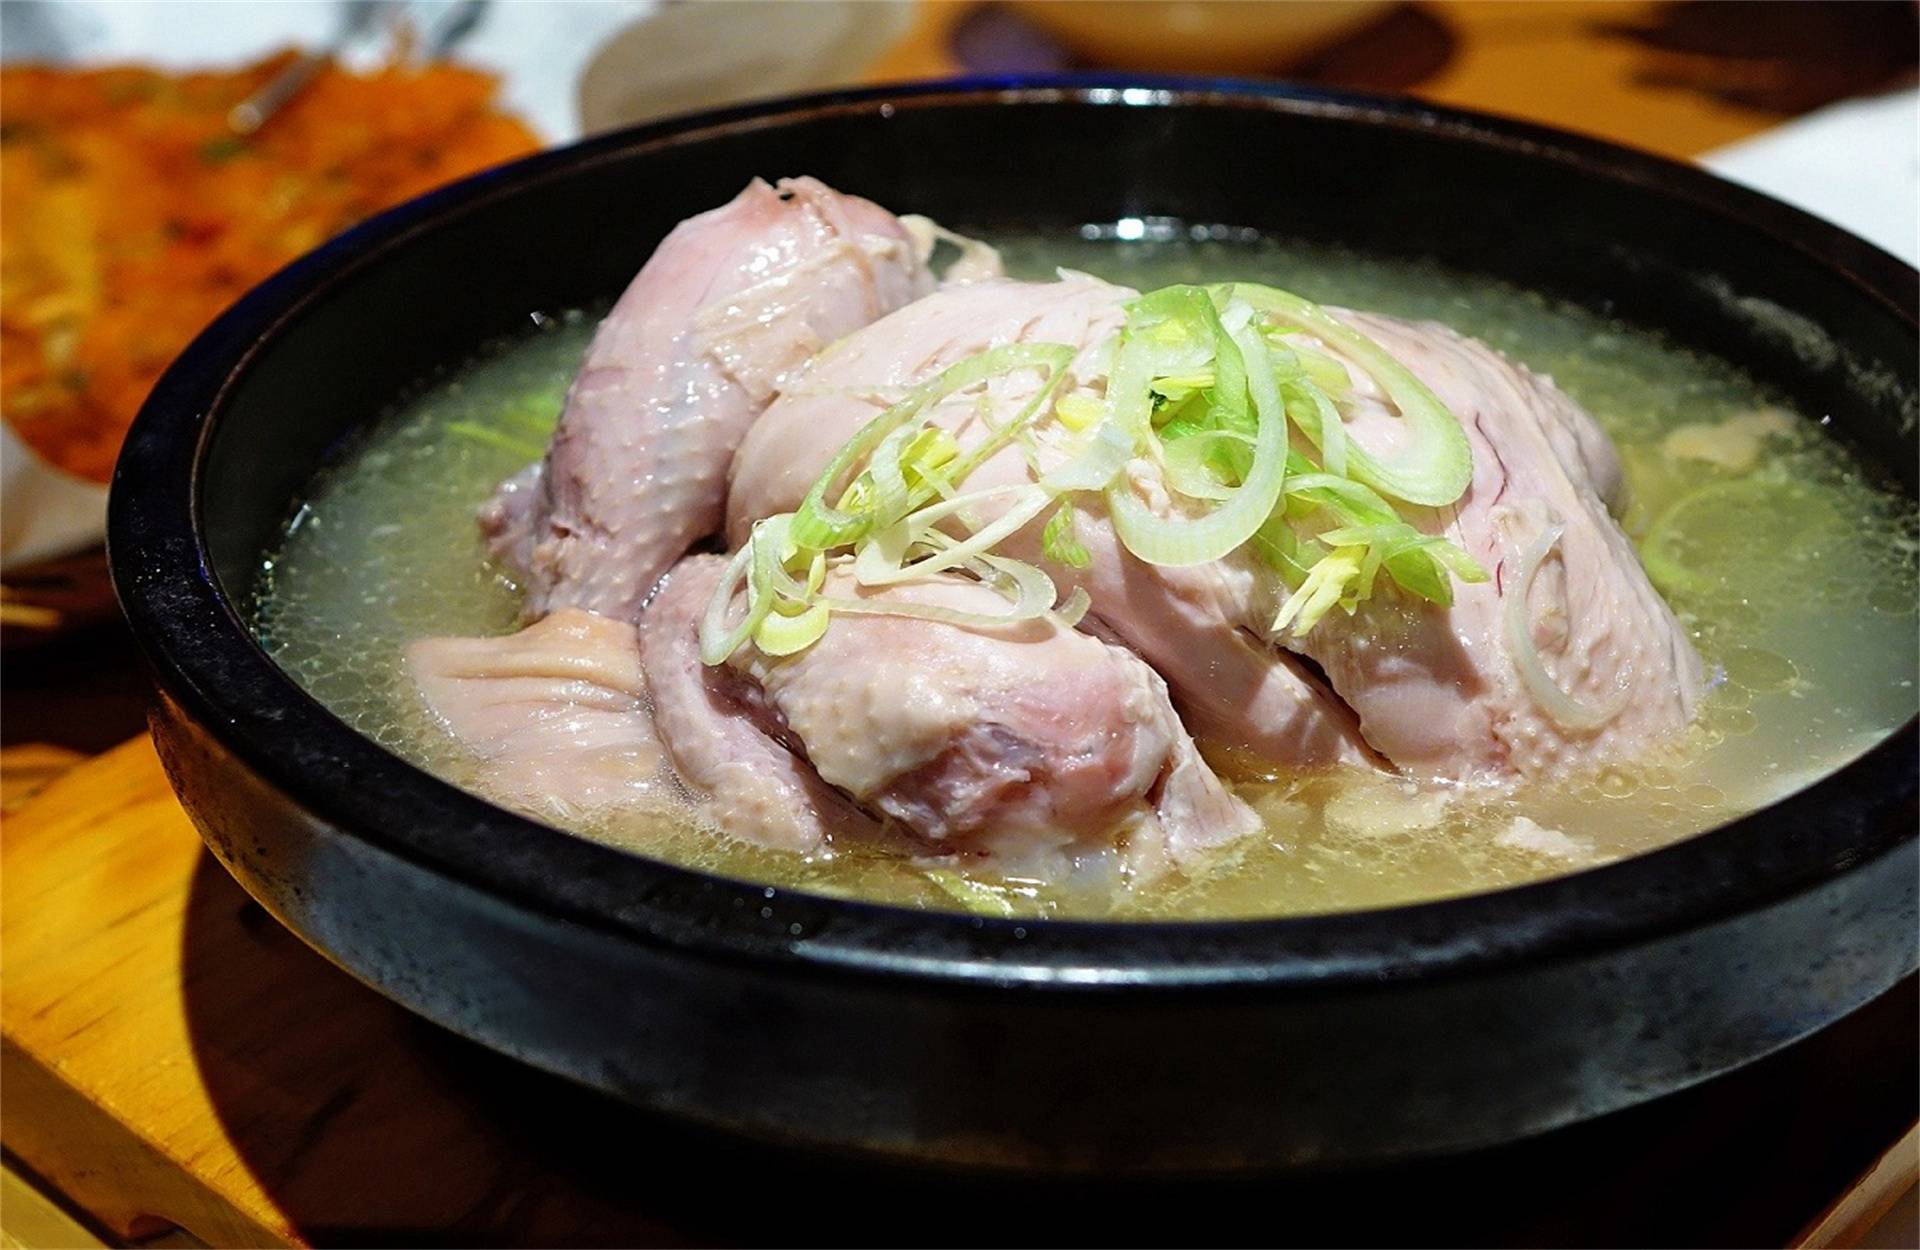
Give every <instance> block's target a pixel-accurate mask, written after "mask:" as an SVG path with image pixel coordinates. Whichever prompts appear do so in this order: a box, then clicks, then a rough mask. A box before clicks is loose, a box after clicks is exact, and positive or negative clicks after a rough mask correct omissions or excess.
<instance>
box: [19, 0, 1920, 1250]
mask: <svg viewBox="0 0 1920 1250" xmlns="http://www.w3.org/2000/svg"><path fill="white" fill-rule="evenodd" d="M1662 12H1663V11H1661V10H1658V9H1656V6H1652V5H1646V4H1637V3H1616V2H1611V0H1605V2H1596V3H1578V4H1553V5H1520V4H1503V3H1457V4H1444V5H1424V6H1418V7H1411V8H1407V9H1403V10H1400V11H1398V12H1396V13H1395V14H1393V15H1390V17H1389V19H1386V20H1384V21H1383V22H1382V23H1381V24H1377V25H1376V27H1374V28H1370V29H1369V31H1367V32H1363V33H1362V35H1360V36H1357V37H1356V38H1355V39H1352V40H1349V41H1346V42H1345V43H1343V44H1342V45H1340V46H1339V47H1337V48H1335V49H1332V50H1330V51H1327V52H1324V53H1322V54H1319V56H1318V58H1317V59H1316V60H1311V61H1307V62H1303V63H1302V64H1300V65H1297V66H1294V67H1291V69H1290V72H1291V73H1293V74H1294V75H1295V76H1299V77H1305V78H1310V79H1316V80H1318V81H1325V82H1333V83H1337V84H1340V85H1349V86H1362V87H1368V86H1371V87H1406V88H1410V89H1413V90H1415V91H1417V92H1418V93H1419V94H1422V95H1425V96H1427V97H1429V98H1433V99H1436V100H1439V101H1442V102H1446V103H1455V104H1462V105H1466V106H1470V107H1479V108H1490V109H1493V110H1495V111H1499V112H1506V113H1511V114H1518V115H1524V116H1531V117H1534V118H1537V119H1540V120H1544V121H1548V122H1553V123H1556V124H1560V125H1566V126H1570V127H1572V128H1575V129H1583V130H1587V131H1590V132H1594V133H1599V134H1602V135H1605V136H1607V137H1611V138H1615V139H1619V140H1623V141H1626V142H1630V143H1638V144H1640V145H1642V146H1647V147H1652V148H1655V149H1657V150H1660V151H1663V152H1666V153H1668V154H1670V155H1676V156H1690V155H1694V154H1697V153H1698V152H1700V151H1703V150H1706V149H1708V148H1711V147H1715V146H1718V145H1720V144H1722V143H1725V142H1729V141H1731V140H1733V139H1736V138H1739V137H1742V136H1744V135H1746V134H1750V133H1753V132H1755V131H1757V130H1760V129H1763V128H1765V127H1766V126H1769V125H1772V124H1774V123H1776V122H1777V121H1779V120H1781V118H1782V116H1783V114H1782V113H1781V112H1780V111H1779V110H1778V109H1768V108H1764V107H1755V106H1753V105H1751V104H1740V103H1735V102H1729V101H1728V100H1727V99H1725V98H1723V97H1720V96H1715V95H1712V94H1703V93H1701V92H1700V91H1697V90H1687V89H1684V88H1683V87H1678V86H1675V85H1674V81H1675V80H1676V78H1678V79H1679V80H1685V78H1686V73H1684V72H1681V71H1684V70H1686V69H1687V67H1689V66H1692V67H1693V68H1695V69H1697V68H1698V64H1697V56H1695V54H1691V53H1682V54H1674V53H1672V52H1670V51H1659V50H1655V51H1649V49H1648V46H1647V45H1646V44H1645V43H1644V42H1636V41H1633V40H1624V39H1621V38H1619V37H1617V36H1608V35H1606V34H1605V33H1604V31H1605V29H1606V28H1608V27H1616V28H1617V27H1621V26H1627V25H1632V24H1635V23H1648V22H1653V21H1654V20H1656V19H1658V18H1660V17H1661V14H1662ZM1006 17H1007V15H1006V14H1004V13H1000V14H995V13H994V12H991V11H984V12H983V10H982V8H981V6H980V5H978V4H975V3H953V2H950V0H936V2H934V3H927V4H924V5H923V6H922V12H921V19H920V22H919V25H918V26H917V28H916V29H915V31H914V32H913V34H912V36H911V37H910V38H909V39H907V40H906V41H904V42H903V43H902V45H901V46H899V47H898V48H896V49H895V50H894V51H893V52H892V53H890V54H889V55H888V57H887V58H885V59H884V60H883V61H882V62H881V63H880V64H879V65H878V66H876V67H875V71H874V74H875V77H880V78H899V77H910V76H916V75H924V74H930V73H945V72H952V71H954V70H956V69H960V68H966V67H968V66H969V65H972V63H971V62H968V61H966V60H965V58H964V57H963V56H962V55H961V54H960V52H958V51H956V42H957V41H958V40H959V37H960V36H961V35H963V34H964V33H965V32H966V31H967V30H968V29H969V25H968V24H969V23H976V24H977V23H979V22H982V21H1005V20H1006ZM1436 30H1437V31H1438V38H1439V41H1440V42H1439V44H1438V45H1436V43H1435V40H1436V33H1435V32H1436ZM1436 46H1440V47H1441V48H1442V51H1443V55H1440V56H1439V57H1438V59H1436V56H1435V51H1434V50H1435V47H1436ZM1675 55H1679V56H1680V57H1681V58H1682V59H1681V61H1680V62H1678V63H1676V62H1675V61H1674V59H1673V58H1674V56H1675ZM1689 56H1694V57H1695V59H1693V60H1688V59H1686V58H1687V57H1689ZM1676 65H1678V68H1676ZM973 67H975V68H977V67H978V66H977V65H974V66H973ZM1663 74H1664V75H1665V85H1662V75H1663ZM6 664H7V673H6V679H7V691H6V697H7V704H6V719H5V724H4V729H5V738H6V748H5V750H4V752H0V802H3V803H4V806H5V809H6V812H7V815H6V817H5V820H4V825H0V952H3V957H4V960H5V968H4V981H0V1086H3V1087H4V1092H5V1109H6V1114H5V1119H4V1131H3V1137H4V1145H5V1147H6V1150H7V1152H8V1156H7V1164H8V1166H7V1169H6V1171H5V1173H4V1176H0V1180H4V1182H5V1188H4V1189H0V1208H4V1232H3V1233H0V1240H4V1242H5V1244H7V1245H13V1244H25V1245H40V1246H45V1245H63V1244H66V1245H70V1244H98V1243H97V1242H86V1241H84V1240H83V1239H85V1238H87V1237H89V1235H90V1233H91V1234H98V1235H99V1237H100V1238H101V1239H104V1240H109V1241H116V1242H139V1243H142V1244H195V1243H196V1242H199V1241H204V1242H207V1243H212V1244H235V1245H241V1244H248V1245H257V1244H302V1243H314V1244H328V1243H361V1244H365V1243H395V1242H418V1241H425V1242H433V1243H443V1244H530V1245H531V1244H586V1243H594V1244H611V1243H636V1242H644V1243H657V1244H677V1243H682V1242H716V1241H717V1242H727V1241H761V1242H766V1241H780V1242H789V1243H798V1242H803V1241H810V1240H823V1241H842V1242H846V1243H854V1242H861V1241H882V1240H884V1241H889V1242H893V1243H895V1244H898V1243H901V1242H915V1241H949V1240H951V1241H963V1240H974V1241H981V1242H999V1241H1013V1240H1020V1241H1039V1240H1049V1241H1086V1240H1110V1241H1122V1242H1124V1241H1142V1240H1147V1241H1153V1240H1159V1241H1169V1242H1173V1241H1221V1242H1225V1241H1265V1242H1273V1241H1281V1240H1290V1241H1322V1242H1328V1243H1339V1242H1345V1243H1351V1242H1377V1243H1385V1242H1402V1243H1422V1242H1425V1243H1435V1242H1446V1241H1462V1242H1470V1243H1471V1242H1478V1243H1483V1244H1546V1243H1553V1244H1602V1243H1605V1244H1636V1243H1639V1244H1649V1243H1663V1244H1745V1245H1784V1244H1796V1245H1797V1244H1806V1245H1837V1244H1849V1243H1850V1241H1851V1240H1852V1239H1854V1238H1856V1237H1858V1236H1861V1235H1863V1234H1866V1235H1870V1236H1879V1237H1882V1238H1883V1239H1884V1238H1886V1237H1889V1236H1891V1237H1894V1238H1896V1239H1897V1238H1900V1237H1903V1236H1907V1235H1908V1234H1905V1233H1903V1232H1902V1231H1901V1230H1905V1229H1911V1228H1913V1227H1914V1221H1913V1216H1912V1215H1911V1213H1910V1211H1909V1212H1908V1213H1907V1214H1905V1215H1903V1216H1901V1217H1900V1218H1898V1219H1896V1220H1895V1221H1893V1222H1892V1223H1890V1224H1887V1225H1883V1226H1882V1231H1879V1232H1876V1233H1872V1234H1867V1230H1868V1229H1870V1228H1871V1227H1872V1226H1873V1225H1874V1223H1875V1221H1876V1218H1877V1217H1878V1216H1880V1215H1881V1214H1882V1213H1883V1212H1884V1211H1885V1209H1886V1208H1887V1206H1888V1205H1890V1204H1892V1203H1895V1202H1901V1201H1904V1202H1905V1203H1906V1204H1908V1207H1909V1208H1910V1206H1911V1203H1912V1201H1913V1192H1912V1176H1913V1174H1914V1169H1915V1166H1916V1155H1917V1154H1920V1143H1916V1140H1915V1137H1914V1134H1913V1131H1912V1124H1913V1117H1914V1111H1915V1108H1916V1106H1917V1105H1920V1077H1917V1076H1916V1071H1915V1065H1914V1057H1915V1054H1916V1050H1920V1036H1917V1030H1916V1018H1917V1017H1920V991H1916V987H1915V982H1914V981H1913V980H1912V979H1909V980H1908V981H1907V982H1905V983H1903V984H1902V985H1901V986H1899V987H1897V988H1896V989H1895V990H1894V991H1892V992H1891V993H1890V994H1888V995H1887V996H1885V997H1884V998H1883V999H1881V1000H1880V1001H1878V1002H1876V1003H1874V1004H1872V1005H1870V1006H1869V1007H1867V1008H1865V1009H1863V1010H1862V1011H1860V1012H1858V1013H1856V1014H1855V1015H1853V1016H1852V1017H1850V1018H1848V1019H1847V1020H1844V1021H1842V1022H1841V1023H1839V1024H1837V1025H1835V1026H1834V1027H1833V1028H1831V1029H1829V1030H1827V1031H1825V1032H1824V1033H1822V1034H1820V1035H1817V1036H1815V1037H1813V1038H1811V1039H1808V1040H1806V1041H1804V1042H1802V1043H1800V1044H1798V1045H1796V1046H1794V1047H1791V1048H1789V1049H1788V1050H1786V1051H1784V1052H1782V1053H1780V1054H1778V1055H1775V1056H1773V1057H1771V1058H1769V1059H1767V1060H1765V1061H1763V1062H1761V1063H1758V1064H1755V1065H1753V1066H1751V1067H1749V1068H1748V1069H1746V1070H1744V1071H1742V1072H1738V1073H1735V1074H1732V1075H1730V1076H1727V1077H1723V1078H1721V1079H1719V1080H1716V1081H1713V1082H1709V1083H1708V1084H1706V1085H1704V1086H1701V1087H1699V1088H1696V1089H1694V1090H1690V1091H1687V1092H1685V1093H1683V1094H1680V1095H1676V1096H1674V1097H1672V1098H1668V1099H1665V1100H1662V1101H1661V1102H1659V1103H1657V1104H1655V1105H1652V1106H1649V1107H1643V1108H1638V1109H1635V1110H1633V1111H1629V1112H1626V1113H1622V1114H1619V1115H1615V1116H1611V1117H1608V1118H1606V1119H1604V1120H1602V1121H1599V1122H1597V1123H1593V1124H1588V1125H1583V1126H1579V1127H1576V1128H1574V1129H1569V1130H1565V1131H1562V1132H1560V1133H1555V1134H1551V1135H1549V1136H1547V1137H1545V1138H1542V1139H1539V1140H1537V1141H1534V1142H1529V1143H1525V1144H1522V1145H1520V1146H1515V1147H1510V1148H1505V1149H1501V1150H1495V1151H1489V1152H1483V1153H1481V1154H1478V1155H1474V1156H1469V1157H1466V1158H1461V1159H1455V1160H1448V1161H1442V1162H1437V1163H1429V1164H1423V1165H1419V1166H1406V1167H1398V1168H1393V1169H1384V1170H1379V1171H1374V1172H1369V1173H1365V1174H1361V1175H1343V1176H1334V1177H1325V1178H1318V1179H1311V1180H1304V1181H1303V1180H1284V1179H1272V1178H1266V1179H1256V1180H1251V1181H1214V1182H1204V1183H1191V1182H1190V1183H1184V1184H1139V1183H1131V1184H1126V1185H1117V1184H1112V1183H1105V1182H1078V1183H1072V1184H1045V1183H1039V1182H1028V1181H1005V1180H989V1179H982V1178H966V1177H954V1176H944V1175H928V1174H924V1173H917V1172H911V1171H903V1170H900V1169H892V1168H878V1167H872V1166H862V1165H858V1164H854V1163H848V1162H843V1161H834V1160H823V1159H819V1158H803V1157H797V1156H793V1155H789V1154H784V1153H781V1152H778V1151H771V1150H767V1149H762V1148H755V1147H748V1146H743V1145H741V1144H738V1143H733V1142H728V1141H722V1140H715V1139H713V1138H710V1137H707V1136H704V1135H702V1134H700V1133H697V1132H693V1131H690V1130H688V1129H686V1128H683V1127H680V1126H677V1125H673V1124H668V1123H664V1122H661V1121H659V1120H657V1119H653V1118H650V1117H647V1116H644V1115H640V1114H638V1113H634V1112H631V1111H628V1110H625V1109H622V1108H619V1107H615V1106H612V1105H610V1104H607V1103H605V1102H603V1101H601V1100H599V1099H597V1098H594V1097H592V1096H589V1095H586V1094H583V1093H581V1092H579V1091H577V1090H574V1089H572V1088H570V1087H568V1086H566V1085H564V1084H562V1083H560V1082H558V1081H555V1080H552V1079H550V1078H547V1077H544V1076H541V1075H540V1074H537V1073H534V1072H531V1071H529V1070H526V1069H524V1068H521V1067H519V1066H517V1065H514V1064H512V1063H510V1062H508V1061H505V1060H503V1059H500V1058H498V1057H496V1056H493V1055H491V1054H489V1053H487V1052H485V1051H482V1050H480V1049H479V1048H477V1047H474V1046H472V1045H469V1044H467V1043H465V1042H463V1041H460V1040H459V1039H457V1038H453V1037H451V1036H449V1035H447V1034H445V1033H443V1032H441V1031H440V1030H438V1029H436V1028H434V1027H433V1026H430V1025H427V1024H425V1023H423V1022H421V1021H419V1020H416V1019H415V1018H413V1017H411V1016H410V1015H408V1014H406V1013H405V1012H403V1011H401V1010H400V1009H398V1008H397V1007H394V1006H393V1005H391V1004H390V1003H388V1002H387V1001H386V1000H384V999H382V998H381V997H379V996H378V995H376V994H374V993H373V992H371V991H369V990H367V989H366V988H364V987H362V986H360V985H359V984H358V983H356V982H354V981H353V980H352V979H351V978H349V977H347V976H346V975H345V974H343V973H341V972H339V971H338V970H336V969H334V968H333V967H332V966H331V965H329V964H327V963H326V962H325V961H324V960H322V959H320V958H319V957H318V956H316V955H315V954H313V953H312V952H311V951H309V950H307V949H306V948H305V947H303V946H301V945H300V944H299V943H298V942H297V941H296V940H295V939H293V938H292V937H290V936H289V935H288V934H287V933H286V932H285V931H283V930H282V929H280V928H279V927H278V926H277V925H276V924H275V923H273V922H272V921H271V920H270V919H269V918H268V917H266V916H265V914H264V913H263V912H261V911H260V909H259V908H258V907H257V906H255V905H254V904H253V903H251V902H250V901H249V900H248V899H247V898H246V896H245V895H244V894H243V893H241V892H240V890H239V889H238V887H237V886H235V885H234V884H233V882H232V881H231V880H230V879H229V878H228V877H227V876H226V875H225V873H224V872H223V871H221V870H220V868H219V867H218V866H217V865H216V864H215V863H214V862H213V861H212V860H211V859H210V858H209V857H208V856H207V855H206V854H205V852H204V851H202V850H201V848H200V845H199V842H198V839H197V838H196V837H195V836H194V834H193V831H192V829H191V828H190V826H189V825H188V823H187V821H186V819H185V816H184V814H183V813H181V811H180V809H179V808H178V806H177V805H176V804H175V803H174V802H173V799H172V797H171V794H170V792H169V791H168V790H167V788H166V785H165V781H164V779H163V778H162V777H161V775H160V773H159V770H158V766H157V763H156V761H155V759H154V756H153V754H152V751H151V749H150V747H149V746H148V745H147V743H146V742H145V740H144V739H143V738H139V737H134V735H136V734H137V732H138V730H139V728H140V722H139V714H140V711H139V709H140V704H141V699H142V694H141V684H140V680H139V678H138V676H137V674H136V673H135V671H134V668H133V665H132V660H131V653H130V649H129V645H128V640H127V639H126V637H125V636H124V633H122V632H120V631H119V630H118V629H117V627H115V626H112V625H109V626H105V627H102V628H99V629H96V630H94V631H92V632H90V633H88V634H85V635H83V636H81V637H78V638H72V639H68V640H66V641H65V642H64V643H60V644H55V645H54V646H52V647H50V648H40V649H37V650H35V651H33V652H29V653H20V652H11V653H9V655H8V658H7V661H6ZM128 738H132V740H131V741H127V742H126V743H125V745H123V746H119V747H117V748H114V749H111V750H106V751H105V753H104V754H99V752H101V751H102V750H103V749H104V748H106V747H108V746H109V745H110V744H111V743H114V742H118V741H122V740H123V739H128ZM49 1195H51V1199H50V1197H49ZM1836 1195H1838V1196H1839V1197H1838V1198H1837V1199H1836ZM1903 1195H1904V1196H1903ZM57 1203H64V1204H66V1207H65V1210H64V1212H63V1211H62V1210H61V1209H58V1207H57V1205H56V1204H57ZM75 1219H78V1220H79V1221H80V1223H75ZM82 1224H84V1225H86V1226H87V1227H85V1228H83V1227H82ZM1887 1229H1891V1230H1893V1231H1892V1232H1891V1233H1889V1232H1888V1231H1886V1230H1887ZM181 1230H185V1231H184V1232H183V1231H181ZM1884 1244H1899V1242H1898V1240H1892V1241H1884Z"/></svg>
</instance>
